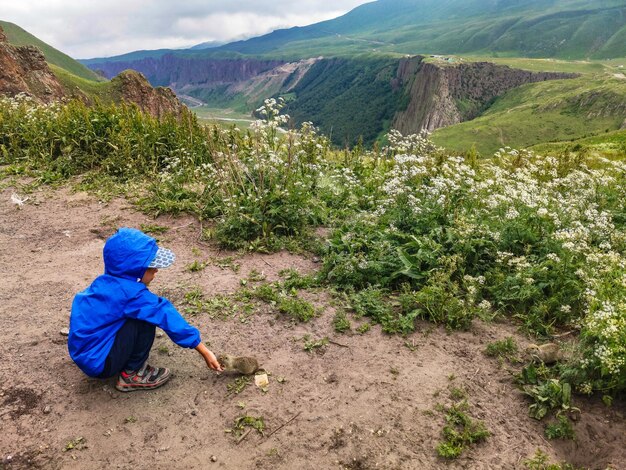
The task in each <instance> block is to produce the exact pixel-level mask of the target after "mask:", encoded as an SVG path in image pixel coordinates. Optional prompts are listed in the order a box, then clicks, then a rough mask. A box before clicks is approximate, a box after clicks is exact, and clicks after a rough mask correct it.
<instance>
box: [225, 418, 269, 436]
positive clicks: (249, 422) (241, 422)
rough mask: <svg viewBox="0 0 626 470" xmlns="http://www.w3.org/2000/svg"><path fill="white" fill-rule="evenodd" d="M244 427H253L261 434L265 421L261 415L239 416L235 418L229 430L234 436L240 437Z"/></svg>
mask: <svg viewBox="0 0 626 470" xmlns="http://www.w3.org/2000/svg"><path fill="white" fill-rule="evenodd" d="M246 427H249V428H252V429H255V430H256V431H257V432H258V433H259V434H261V435H263V431H264V430H265V422H264V420H263V416H249V415H244V416H239V417H238V418H235V421H234V425H233V427H232V428H231V429H230V430H229V431H230V432H232V433H233V435H234V436H235V437H240V436H241V435H242V434H243V432H244V429H245V428H246Z"/></svg>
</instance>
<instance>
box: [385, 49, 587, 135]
mask: <svg viewBox="0 0 626 470" xmlns="http://www.w3.org/2000/svg"><path fill="white" fill-rule="evenodd" d="M576 76H577V75H576V74H569V73H552V72H529V71H527V70H518V69H512V68H510V67H508V66H503V65H496V64H493V63H490V62H473V63H454V64H451V63H448V62H445V61H443V60H442V61H441V62H440V63H437V62H427V61H425V60H424V57H421V56H416V57H411V58H407V59H403V60H401V61H400V63H399V65H398V71H397V75H396V78H395V79H394V80H393V83H392V84H393V86H394V87H402V88H404V92H405V93H406V98H407V99H406V101H405V102H406V103H407V105H406V108H405V109H402V110H399V111H397V112H396V115H395V116H394V119H393V122H392V125H391V127H392V128H395V129H398V130H399V131H401V132H402V133H405V134H409V133H415V132H419V131H420V130H421V129H427V130H429V131H432V130H435V129H438V128H440V127H445V126H450V125H452V124H458V123H459V122H462V121H467V120H470V119H473V118H475V117H477V116H478V115H479V114H480V113H481V112H482V111H483V110H484V109H485V108H486V107H488V105H489V104H491V102H492V101H493V100H494V99H495V98H497V97H498V96H500V95H502V94H504V93H505V92H507V91H508V90H511V89H513V88H517V87H519V86H521V85H524V84H526V83H533V82H540V81H545V80H557V79H564V78H574V77H576Z"/></svg>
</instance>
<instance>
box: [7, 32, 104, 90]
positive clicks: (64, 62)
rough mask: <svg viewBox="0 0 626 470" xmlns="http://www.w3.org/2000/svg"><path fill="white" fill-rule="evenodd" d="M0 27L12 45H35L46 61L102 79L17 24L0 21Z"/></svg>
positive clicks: (72, 71) (84, 75) (86, 76)
mask: <svg viewBox="0 0 626 470" xmlns="http://www.w3.org/2000/svg"><path fill="white" fill-rule="evenodd" d="M0 27H2V29H3V30H4V34H5V35H6V37H7V39H8V41H9V43H10V44H13V45H14V46H36V47H37V48H38V49H39V50H41V52H43V55H44V56H45V58H46V61H47V62H48V63H50V64H54V65H56V66H57V67H61V68H62V69H65V70H67V71H68V72H70V73H72V74H74V75H76V76H78V77H81V78H85V79H87V80H94V81H101V80H102V78H101V77H99V76H98V75H97V74H96V73H95V72H93V71H92V70H89V69H88V68H87V67H85V66H84V65H83V64H81V63H80V62H78V61H76V60H74V59H72V58H71V57H70V56H68V55H67V54H64V53H63V52H61V51H59V50H57V49H55V48H54V47H52V46H50V45H48V44H46V43H45V42H43V41H41V40H40V39H38V38H36V37H35V36H33V35H32V34H30V33H29V32H27V31H25V30H24V29H22V28H20V27H19V26H17V25H15V24H13V23H9V22H7V21H0Z"/></svg>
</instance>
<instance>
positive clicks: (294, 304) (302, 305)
mask: <svg viewBox="0 0 626 470" xmlns="http://www.w3.org/2000/svg"><path fill="white" fill-rule="evenodd" d="M278 311H279V312H280V313H282V314H285V315H287V316H289V317H291V318H293V319H294V320H298V321H300V322H308V321H309V320H311V319H312V318H314V317H315V315H316V313H315V307H313V304H311V302H307V301H306V300H304V299H300V298H298V297H290V296H286V295H283V296H281V297H280V298H279V299H278Z"/></svg>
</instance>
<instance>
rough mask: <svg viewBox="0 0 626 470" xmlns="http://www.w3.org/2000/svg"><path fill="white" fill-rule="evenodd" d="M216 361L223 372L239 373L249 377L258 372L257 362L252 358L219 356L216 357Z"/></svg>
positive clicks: (228, 355)
mask: <svg viewBox="0 0 626 470" xmlns="http://www.w3.org/2000/svg"><path fill="white" fill-rule="evenodd" d="M217 360H218V361H219V363H220V364H221V365H222V367H223V368H224V371H225V372H239V373H240V374H243V375H250V374H254V373H255V372H256V371H257V370H259V361H257V360H256V358H254V357H245V356H231V355H230V354H221V355H219V356H218V358H217Z"/></svg>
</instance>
